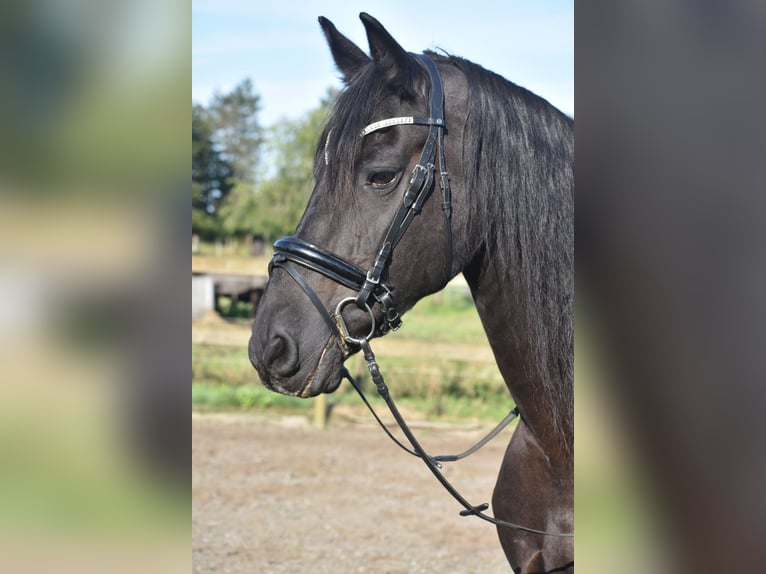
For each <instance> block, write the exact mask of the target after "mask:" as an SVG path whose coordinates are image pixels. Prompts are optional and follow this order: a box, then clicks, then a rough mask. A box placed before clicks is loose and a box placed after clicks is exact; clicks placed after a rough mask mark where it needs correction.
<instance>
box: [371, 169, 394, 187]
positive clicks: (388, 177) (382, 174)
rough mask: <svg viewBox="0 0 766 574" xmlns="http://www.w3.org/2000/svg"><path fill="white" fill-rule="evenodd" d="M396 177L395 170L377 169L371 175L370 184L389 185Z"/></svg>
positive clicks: (377, 185)
mask: <svg viewBox="0 0 766 574" xmlns="http://www.w3.org/2000/svg"><path fill="white" fill-rule="evenodd" d="M395 179H396V172H395V171H377V172H375V173H373V174H372V175H371V176H370V184H371V185H372V186H373V187H387V186H389V185H391V184H392V183H393V182H394V180H395Z"/></svg>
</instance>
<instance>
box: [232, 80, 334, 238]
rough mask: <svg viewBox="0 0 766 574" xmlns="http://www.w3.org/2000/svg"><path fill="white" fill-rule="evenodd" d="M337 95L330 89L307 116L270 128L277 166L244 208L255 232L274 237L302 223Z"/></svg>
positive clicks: (266, 236)
mask: <svg viewBox="0 0 766 574" xmlns="http://www.w3.org/2000/svg"><path fill="white" fill-rule="evenodd" d="M334 97H335V93H334V92H333V91H332V90H330V91H328V93H327V96H326V97H325V98H324V99H323V100H322V102H321V103H320V105H319V107H318V108H316V109H315V110H312V111H311V112H309V113H307V114H306V116H305V117H303V118H302V119H300V120H297V121H291V120H285V121H282V122H280V123H278V124H277V125H276V126H274V127H273V128H272V129H271V130H270V132H269V140H268V144H269V145H268V156H269V157H273V158H274V164H273V168H272V170H271V172H270V173H269V174H268V175H267V176H266V177H264V178H263V180H262V181H260V183H259V185H258V186H257V188H256V189H255V192H254V193H252V194H250V196H248V199H247V202H246V206H245V207H244V208H243V209H245V210H246V211H247V217H248V218H249V221H250V225H251V229H252V230H253V231H254V232H255V233H257V234H259V235H262V236H264V237H265V238H267V239H274V238H276V237H280V236H282V235H287V234H289V233H291V232H292V231H293V230H294V229H295V226H296V225H297V224H298V221H299V220H300V217H301V214H302V213H303V210H304V209H305V207H306V203H307V201H308V197H309V195H311V191H312V190H313V188H314V154H315V152H316V146H317V141H318V140H319V137H320V136H321V133H322V129H323V128H324V126H325V123H326V122H327V116H328V114H329V111H330V108H331V106H332V102H333V100H334Z"/></svg>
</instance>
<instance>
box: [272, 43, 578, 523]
mask: <svg viewBox="0 0 766 574" xmlns="http://www.w3.org/2000/svg"><path fill="white" fill-rule="evenodd" d="M415 58H416V59H417V61H418V62H419V63H420V64H421V65H422V66H423V67H424V68H425V70H426V71H427V72H428V76H429V78H430V80H431V94H430V104H429V116H428V117H418V116H406V117H396V118H388V119H385V120H381V121H377V122H373V123H371V124H369V125H368V126H366V127H365V128H364V129H363V130H362V131H361V133H360V137H364V136H366V135H368V134H370V133H373V132H375V131H377V130H381V129H384V128H388V127H391V126H397V125H413V124H414V125H424V126H429V129H428V137H427V139H426V142H425V144H424V145H423V150H422V151H421V153H420V159H419V160H418V163H417V164H416V165H415V167H414V168H413V170H412V176H411V178H410V181H409V183H408V185H407V189H406V190H405V192H404V195H403V197H402V202H401V204H400V205H399V209H398V211H397V212H396V215H395V216H394V219H393V221H392V222H391V225H390V226H389V228H388V231H387V233H386V235H385V236H384V238H383V240H382V241H381V244H380V248H379V249H378V252H377V255H376V257H375V261H374V263H373V264H372V266H371V267H370V268H369V269H368V270H367V271H366V272H365V270H364V269H362V268H361V267H359V266H358V265H355V264H354V263H351V262H350V261H348V260H346V259H344V258H343V257H341V256H339V255H337V254H335V253H333V252H331V251H328V250H327V249H323V248H322V247H318V246H316V245H313V244H311V243H309V242H308V241H304V240H303V239H300V238H299V237H295V236H288V237H283V238H281V239H278V240H277V241H276V242H275V243H274V256H273V257H272V259H271V262H270V263H269V275H271V273H272V272H273V270H274V268H275V267H279V268H281V269H284V270H285V271H286V272H287V273H288V274H289V275H290V277H292V279H293V280H294V281H295V282H296V283H297V284H298V285H299V286H300V288H301V289H302V290H303V291H304V292H305V293H306V295H307V296H308V298H309V300H310V301H311V302H312V304H313V305H314V307H316V309H317V311H318V312H319V314H320V316H321V317H322V319H323V320H324V322H325V323H326V324H327V326H328V328H329V329H330V332H331V333H332V335H333V336H334V337H335V339H336V340H337V342H338V345H339V346H340V348H341V351H342V352H343V358H344V359H346V358H348V357H349V356H350V355H351V354H352V352H353V351H352V349H351V347H350V345H353V347H354V349H353V350H354V351H356V350H361V351H362V352H363V354H364V358H365V360H366V361H367V367H368V369H369V371H370V374H371V376H372V380H373V382H374V383H375V385H376V387H377V390H378V394H379V395H380V396H381V397H382V398H383V399H384V400H385V402H386V405H387V406H388V408H389V410H390V411H391V414H392V415H393V417H394V419H395V420H396V422H397V424H398V425H399V427H400V428H401V430H402V432H403V433H404V435H405V436H406V438H407V440H408V441H409V443H410V444H411V445H412V449H409V448H407V447H406V446H404V445H403V444H402V443H401V442H399V441H398V440H397V439H396V438H394V436H393V435H392V434H391V433H390V432H389V430H388V429H387V428H386V426H385V425H384V424H383V423H382V421H381V420H380V418H379V417H378V415H377V414H376V413H375V411H374V410H373V408H372V406H371V405H370V403H369V402H368V401H367V398H366V397H365V395H364V393H363V391H362V389H361V387H360V385H359V384H358V383H357V381H356V380H355V379H354V378H353V377H352V376H351V374H350V373H349V372H348V370H347V369H346V368H345V367H344V368H343V370H342V376H343V377H344V378H346V379H348V381H349V382H350V383H351V385H352V386H353V387H354V389H356V391H357V392H358V393H359V395H360V396H361V398H362V400H363V401H364V403H365V405H367V407H368V408H369V409H370V412H372V415H373V416H374V417H375V419H376V420H377V421H378V423H379V424H380V426H381V427H382V428H383V430H384V431H385V432H386V434H387V435H388V436H389V437H390V438H391V439H392V440H393V441H394V442H395V443H397V444H398V445H399V446H400V447H401V448H403V449H404V450H405V451H407V452H409V453H410V454H412V455H414V456H417V457H419V458H421V459H422V460H423V462H425V464H426V466H427V467H428V469H429V470H430V471H431V472H432V473H433V474H434V476H435V477H436V478H437V480H438V481H439V482H440V483H441V484H442V486H444V488H445V489H446V490H447V492H449V494H450V495H451V496H452V497H453V498H454V499H455V500H457V501H458V502H459V503H460V504H461V505H462V506H463V507H464V510H462V511H461V512H460V515H461V516H476V517H478V518H481V519H482V520H485V521H487V522H490V523H492V524H495V525H497V526H504V527H507V528H514V529H517V530H524V531H527V532H530V533H533V534H541V535H545V536H561V537H572V536H573V534H572V533H562V532H551V531H545V530H539V529H535V528H530V527H528V526H523V525H520V524H516V523H513V522H508V521H505V520H500V519H497V518H494V517H492V516H489V515H487V514H485V513H484V511H485V510H487V508H489V504H487V503H484V504H480V505H473V504H471V503H470V502H468V501H467V500H466V499H465V498H463V496H461V495H460V493H459V492H458V491H457V490H456V489H455V488H454V487H453V486H452V485H451V484H450V482H449V481H448V480H447V479H446V478H445V476H444V475H443V474H442V473H441V470H440V469H441V466H442V465H441V462H448V461H456V460H460V459H462V458H465V457H466V456H468V455H470V454H472V453H473V452H475V451H477V450H478V449H479V448H481V447H482V446H483V445H484V444H486V443H487V442H489V441H490V440H491V439H492V438H494V437H495V436H497V435H498V434H499V433H500V431H502V430H503V429H504V428H505V427H506V426H507V425H508V424H509V423H510V422H511V421H512V420H513V419H515V418H516V417H517V416H518V415H519V409H518V408H517V407H514V408H513V409H512V410H511V411H510V412H509V413H508V415H507V416H506V417H505V418H504V419H503V420H502V421H501V422H500V424H498V425H497V426H496V427H495V428H494V429H493V430H492V431H491V432H490V433H489V434H488V435H487V436H486V437H484V438H483V439H482V440H481V441H479V442H478V443H477V444H476V445H474V446H473V447H471V448H470V449H468V450H466V451H465V452H463V453H461V454H458V455H444V456H431V455H429V454H428V453H427V452H426V451H425V449H424V448H423V447H422V446H421V445H420V443H419V442H418V441H417V439H416V438H415V436H414V435H413V433H412V430H411V429H410V427H409V426H408V425H407V423H406V421H405V420H404V418H403V417H402V416H401V414H400V412H399V410H398V408H397V407H396V404H395V403H394V401H393V399H392V398H391V395H390V393H389V391H388V387H387V386H386V383H385V380H384V379H383V375H382V374H381V372H380V368H379V366H378V363H377V361H376V359H375V355H374V353H373V352H372V349H371V348H370V344H369V339H371V338H373V337H374V336H381V335H385V334H386V333H387V332H389V331H392V330H393V331H395V330H397V329H398V328H399V327H400V326H401V324H402V320H401V316H400V314H399V312H398V311H397V309H396V303H395V301H394V297H393V294H392V291H393V289H392V287H391V285H390V284H389V283H387V282H386V281H385V279H384V277H385V275H386V271H387V269H388V266H389V264H390V262H391V257H392V255H393V251H394V249H395V248H396V246H397V244H398V243H399V241H400V240H401V239H402V237H403V236H404V233H405V232H406V231H407V228H408V227H409V226H410V223H412V220H413V218H414V217H415V216H416V215H418V214H419V213H420V211H421V209H422V208H423V205H424V204H425V202H426V200H428V198H429V197H430V195H431V193H432V191H433V189H434V171H435V167H436V162H437V161H438V164H439V169H440V171H439V176H440V178H439V186H440V187H441V190H442V212H443V214H444V223H445V225H444V228H445V242H446V246H447V258H446V265H445V275H446V278H447V280H449V279H450V278H451V276H452V228H451V217H452V191H451V189H450V183H449V174H448V172H447V168H446V160H445V156H444V130H445V121H444V89H443V87H442V82H441V77H440V75H439V70H438V69H437V68H436V64H434V62H433V60H431V58H429V57H428V56H426V55H425V54H418V55H415ZM325 157H327V149H325ZM296 265H298V266H301V267H304V268H306V269H309V270H311V271H314V272H316V273H319V274H321V275H324V276H325V277H327V278H328V279H331V280H332V281H334V282H335V283H338V284H340V285H343V286H344V287H348V288H349V289H351V290H353V291H356V296H354V297H346V298H345V299H341V300H340V301H339V302H338V303H337V305H336V307H335V310H334V312H333V314H332V315H331V314H330V312H328V310H327V308H326V307H325V305H324V303H323V302H322V301H321V299H320V298H319V297H318V296H317V294H316V293H315V292H314V290H313V289H312V288H311V286H310V285H309V284H308V282H307V281H306V280H305V279H304V278H303V276H302V275H301V274H300V272H299V270H298V268H297V267H296ZM376 303H377V304H379V305H380V306H381V308H382V310H383V320H382V322H381V323H380V325H376V320H375V314H374V313H373V311H372V307H373V306H374V305H375V304H376ZM350 304H355V305H356V306H357V307H358V308H360V309H362V310H364V311H366V312H367V313H368V315H369V316H370V321H371V322H372V323H371V324H372V326H371V328H370V331H369V333H368V334H367V335H366V336H361V337H354V336H352V335H351V333H350V332H349V330H348V327H347V326H346V323H345V321H344V319H343V309H344V307H346V306H347V305H350Z"/></svg>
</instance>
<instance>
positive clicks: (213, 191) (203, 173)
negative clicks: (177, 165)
mask: <svg viewBox="0 0 766 574" xmlns="http://www.w3.org/2000/svg"><path fill="white" fill-rule="evenodd" d="M233 175H234V170H233V169H232V167H231V165H230V164H229V163H228V162H227V161H226V160H225V159H223V158H222V157H221V154H220V153H219V152H218V150H217V149H216V148H215V145H214V143H213V127H212V125H211V122H210V118H209V116H208V114H207V111H206V110H205V108H204V107H202V106H199V105H193V106H192V232H193V233H199V234H200V235H202V236H203V237H205V238H208V239H209V238H211V237H213V236H215V235H217V234H218V233H219V229H220V224H219V222H218V221H217V217H216V216H217V208H218V205H219V204H220V203H221V202H222V201H224V199H225V198H226V195H227V194H228V193H229V191H230V190H231V188H232V185H233V183H232V176H233Z"/></svg>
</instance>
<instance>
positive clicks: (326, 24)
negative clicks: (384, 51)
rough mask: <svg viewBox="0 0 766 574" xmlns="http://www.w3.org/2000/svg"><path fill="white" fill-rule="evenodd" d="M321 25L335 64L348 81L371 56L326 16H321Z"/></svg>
mask: <svg viewBox="0 0 766 574" xmlns="http://www.w3.org/2000/svg"><path fill="white" fill-rule="evenodd" d="M319 25H320V26H321V27H322V31H323V32H324V35H325V38H327V44H328V45H329V46H330V52H331V53H332V57H333V59H334V60H335V65H336V66H338V70H340V72H341V74H343V80H344V81H345V82H346V83H348V82H349V81H350V80H351V78H353V77H354V75H356V73H357V72H358V71H359V70H361V69H362V68H363V67H364V66H365V64H367V63H368V62H370V61H371V60H370V57H369V56H368V55H367V54H365V53H364V52H363V51H362V50H361V49H360V48H359V46H357V45H356V44H354V43H353V42H352V41H351V40H349V39H348V38H346V37H345V36H344V35H343V34H341V33H340V32H338V29H337V28H336V27H335V24H333V23H332V22H330V21H329V20H328V19H327V18H325V17H324V16H320V17H319Z"/></svg>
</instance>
